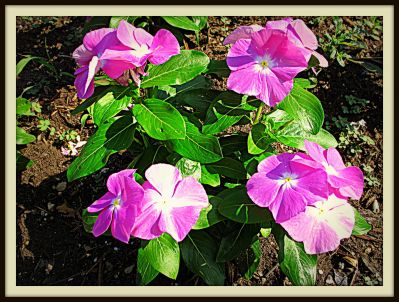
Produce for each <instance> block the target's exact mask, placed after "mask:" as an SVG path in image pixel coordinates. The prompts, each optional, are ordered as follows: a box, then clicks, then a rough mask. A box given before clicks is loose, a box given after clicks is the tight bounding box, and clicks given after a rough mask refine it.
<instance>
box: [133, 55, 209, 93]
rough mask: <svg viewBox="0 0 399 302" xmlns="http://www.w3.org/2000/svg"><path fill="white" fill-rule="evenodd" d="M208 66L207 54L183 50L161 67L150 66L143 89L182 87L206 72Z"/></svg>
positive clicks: (143, 81)
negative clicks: (169, 86)
mask: <svg viewBox="0 0 399 302" xmlns="http://www.w3.org/2000/svg"><path fill="white" fill-rule="evenodd" d="M208 64H209V58H208V56H207V55H206V54H204V53H202V52H199V51H196V50H182V51H181V53H180V54H178V55H175V56H173V57H171V58H170V59H169V60H168V61H167V62H165V63H163V64H161V65H150V66H149V68H148V76H146V77H144V78H143V80H142V82H141V88H148V87H154V86H165V85H181V84H183V83H186V82H188V81H190V80H192V79H194V78H195V77H196V76H198V75H199V74H200V73H201V72H203V71H205V69H206V67H207V66H208Z"/></svg>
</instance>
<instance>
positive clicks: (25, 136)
mask: <svg viewBox="0 0 399 302" xmlns="http://www.w3.org/2000/svg"><path fill="white" fill-rule="evenodd" d="M16 134H17V140H16V143H17V145H26V144H29V143H32V142H34V141H35V140H36V137H35V136H34V135H32V134H29V133H27V132H26V131H25V130H24V129H22V128H21V127H18V126H17V129H16Z"/></svg>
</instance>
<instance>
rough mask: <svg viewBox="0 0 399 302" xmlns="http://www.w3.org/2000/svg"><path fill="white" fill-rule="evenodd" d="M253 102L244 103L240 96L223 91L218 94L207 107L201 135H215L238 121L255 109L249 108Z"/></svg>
mask: <svg viewBox="0 0 399 302" xmlns="http://www.w3.org/2000/svg"><path fill="white" fill-rule="evenodd" d="M253 102H254V100H251V101H244V100H242V95H240V94H237V93H234V92H231V91H225V92H222V93H221V94H219V95H218V96H217V97H216V98H215V99H214V100H213V102H212V104H211V106H210V107H209V109H208V111H207V114H206V118H205V124H204V125H203V126H202V133H204V134H216V133H219V132H222V131H223V130H225V129H227V128H228V127H230V126H232V125H234V124H235V123H237V122H238V121H240V120H241V119H242V118H243V116H246V115H247V116H249V113H250V112H251V111H253V110H255V109H256V108H255V107H253V106H251V103H253Z"/></svg>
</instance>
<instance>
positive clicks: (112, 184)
mask: <svg viewBox="0 0 399 302" xmlns="http://www.w3.org/2000/svg"><path fill="white" fill-rule="evenodd" d="M135 172H136V169H125V170H122V171H119V172H117V173H113V174H111V175H110V176H109V177H108V180H107V188H108V191H110V192H111V193H112V194H114V195H115V196H118V195H119V194H121V193H122V188H123V187H122V185H123V184H124V180H123V178H124V177H127V178H130V179H132V180H134V176H133V174H134V173H135Z"/></svg>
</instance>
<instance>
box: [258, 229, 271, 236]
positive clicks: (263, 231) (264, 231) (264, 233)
mask: <svg viewBox="0 0 399 302" xmlns="http://www.w3.org/2000/svg"><path fill="white" fill-rule="evenodd" d="M271 233H272V228H261V229H260V234H261V235H262V236H263V237H265V238H267V237H269V236H270V234H271Z"/></svg>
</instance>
